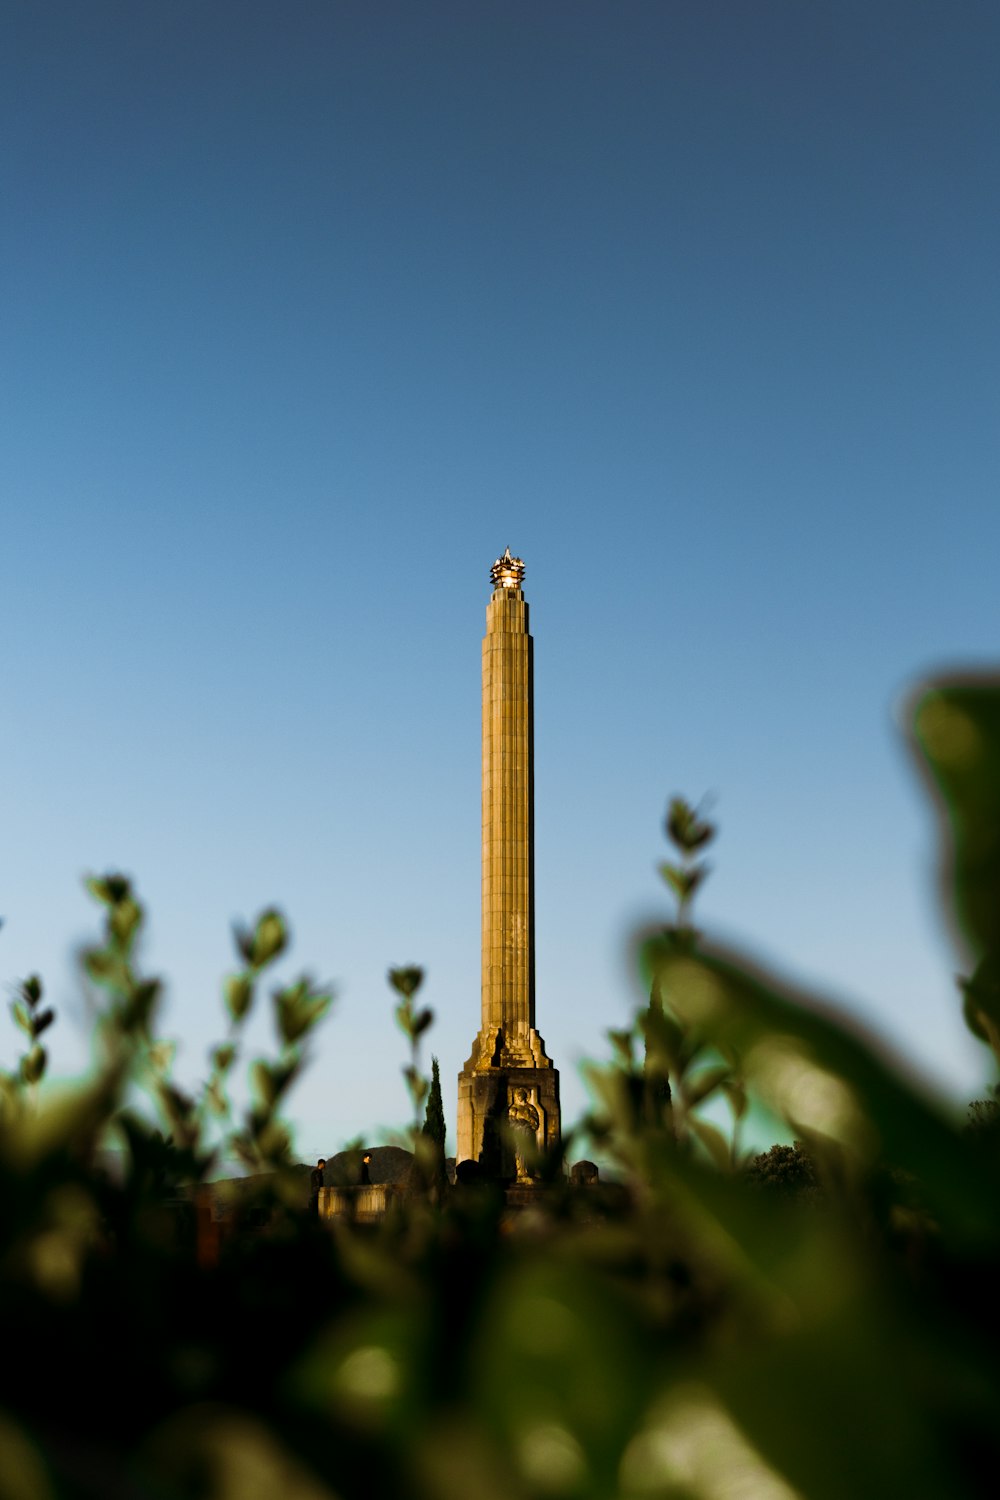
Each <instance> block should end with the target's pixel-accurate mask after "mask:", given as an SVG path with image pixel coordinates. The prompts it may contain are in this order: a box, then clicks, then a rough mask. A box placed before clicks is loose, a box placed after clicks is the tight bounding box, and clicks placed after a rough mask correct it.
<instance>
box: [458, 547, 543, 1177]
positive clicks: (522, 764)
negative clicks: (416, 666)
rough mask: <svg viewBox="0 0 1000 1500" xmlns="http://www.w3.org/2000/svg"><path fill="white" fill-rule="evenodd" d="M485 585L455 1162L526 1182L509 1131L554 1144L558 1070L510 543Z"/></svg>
mask: <svg viewBox="0 0 1000 1500" xmlns="http://www.w3.org/2000/svg"><path fill="white" fill-rule="evenodd" d="M490 579H491V582H492V584H493V594H492V596H491V598H490V601H489V604H488V605H487V606H486V635H485V637H484V639H483V877H482V878H483V927H482V965H483V979H482V1020H481V1025H480V1029H479V1033H478V1035H477V1036H476V1038H475V1040H474V1041H473V1043H472V1054H471V1056H470V1057H469V1060H468V1062H467V1063H466V1064H465V1067H464V1068H463V1069H462V1071H461V1073H460V1074H459V1075H458V1160H459V1161H465V1160H468V1159H470V1158H471V1159H473V1160H478V1161H479V1162H480V1163H481V1164H482V1165H483V1166H484V1167H485V1168H487V1169H488V1170H490V1171H493V1172H497V1173H499V1174H500V1175H502V1176H512V1175H515V1172H516V1175H518V1176H522V1175H524V1170H525V1169H524V1160H523V1154H522V1153H521V1152H520V1151H515V1149H514V1147H513V1146H512V1145H511V1143H510V1142H511V1139H512V1137H511V1131H510V1130H509V1129H508V1128H505V1127H509V1126H514V1127H516V1129H518V1130H520V1131H522V1132H523V1131H524V1129H525V1128H526V1122H527V1126H528V1128H529V1129H530V1132H531V1133H532V1134H534V1136H535V1140H536V1143H537V1146H538V1148H539V1150H548V1149H551V1148H553V1147H555V1146H557V1145H558V1144H559V1136H560V1119H559V1074H558V1073H557V1071H556V1069H555V1068H554V1067H553V1066H552V1061H551V1059H550V1058H549V1057H548V1056H547V1055H546V1052H545V1043H544V1042H543V1041H542V1038H541V1037H540V1036H539V1034H538V1032H537V1031H536V1029H535V904H534V877H535V822H534V742H533V727H534V726H533V713H534V707H533V682H532V677H533V672H532V640H531V636H530V635H529V634H528V606H527V603H526V602H525V598H524V592H523V590H522V587H521V585H522V583H523V582H524V563H523V562H522V561H521V559H520V558H519V557H511V555H510V548H509V547H508V548H507V550H506V551H505V552H504V555H503V557H501V558H498V559H497V561H496V562H495V563H494V564H493V567H492V568H491V570H490ZM522 1091H523V1092H522ZM512 1111H513V1112H514V1113H512ZM536 1120H537V1125H536V1124H535V1121H536Z"/></svg>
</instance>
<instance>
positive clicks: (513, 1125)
mask: <svg viewBox="0 0 1000 1500" xmlns="http://www.w3.org/2000/svg"><path fill="white" fill-rule="evenodd" d="M507 1123H508V1125H509V1126H510V1135H511V1143H512V1144H513V1147H514V1170H515V1172H516V1175H517V1180H518V1182H530V1181H531V1177H532V1173H531V1171H530V1170H529V1168H528V1157H529V1156H533V1155H534V1148H535V1146H536V1145H537V1142H538V1127H539V1125H540V1124H541V1121H540V1119H539V1116H538V1110H537V1109H536V1108H535V1106H534V1105H533V1104H530V1103H529V1102H528V1090H527V1089H515V1090H514V1102H513V1103H512V1104H511V1106H510V1108H509V1109H508V1110H507Z"/></svg>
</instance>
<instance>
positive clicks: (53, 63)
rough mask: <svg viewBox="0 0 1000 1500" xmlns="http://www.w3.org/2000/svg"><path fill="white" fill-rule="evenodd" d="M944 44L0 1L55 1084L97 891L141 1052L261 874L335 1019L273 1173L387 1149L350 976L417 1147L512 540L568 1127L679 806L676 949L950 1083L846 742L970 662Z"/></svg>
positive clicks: (989, 140)
mask: <svg viewBox="0 0 1000 1500" xmlns="http://www.w3.org/2000/svg"><path fill="white" fill-rule="evenodd" d="M998 61H1000V19H998V16H997V12H996V9H995V7H994V6H993V5H992V4H988V3H985V0H983V3H975V0H968V3H961V4H955V3H953V0H951V3H947V4H946V3H922V4H919V5H917V4H913V3H912V0H906V3H902V0H900V3H893V0H887V3H880V4H879V5H876V6H873V5H871V4H870V3H858V4H855V3H850V0H841V3H838V4H837V5H835V6H834V5H827V6H819V5H814V6H806V5H802V4H800V3H792V0H788V3H781V0H757V3H754V4H749V3H746V0H739V3H732V4H727V3H714V4H712V5H706V4H704V3H703V0H690V3H672V0H658V3H625V4H612V3H610V0H606V3H600V4H596V3H590V0H574V3H561V0H547V3H544V4H527V3H514V0H504V3H491V0H477V3H475V4H470V3H462V4H458V3H455V4H442V3H436V0H430V3H428V4H426V5H423V4H422V5H415V4H412V3H405V4H404V3H396V4H393V3H378V4H371V3H361V0H356V3H344V4H337V3H330V0H323V3H321V4H320V3H300V4H297V5H295V6H293V7H289V6H282V5H278V4H276V3H271V4H267V5H263V4H257V3H248V0H239V3H228V0H213V3H212V4H211V5H205V4H201V3H197V4H196V3H177V0H171V3H170V4H163V3H160V0H158V3H144V0H129V3H128V4H125V3H122V4H115V5H112V4H102V3H99V0H90V3H88V4H86V5H81V4H78V3H58V0H52V3H48V4H45V5H39V4H37V3H35V0H31V3H19V0H11V3H9V4H8V5H7V6H6V7H5V10H4V16H3V18H2V20H0V139H2V140H3V142H4V146H3V150H2V154H0V202H2V205H3V207H2V210H0V229H2V236H0V284H2V286H3V288H4V298H3V301H4V317H3V333H2V340H0V399H2V412H3V434H4V436H3V441H2V443H0V515H2V521H3V528H2V547H0V567H2V580H0V582H2V587H0V640H2V641H3V684H4V691H3V702H4V708H5V715H4V720H5V729H6V732H5V735H4V743H3V750H2V766H3V775H2V780H0V819H2V835H3V837H2V841H0V844H2V863H0V897H2V899H0V909H2V910H3V912H4V914H5V918H6V921H5V926H4V929H3V931H2V933H0V954H2V960H0V974H2V975H3V976H4V977H5V978H7V979H9V980H14V979H16V978H17V977H19V976H21V975H23V974H24V973H26V972H28V971H30V970H34V969H38V970H40V971H41V972H42V974H43V977H44V978H45V979H46V981H47V984H48V988H49V992H50V994H51V996H52V998H53V999H54V1000H55V1002H56V1004H57V1005H58V1007H59V1009H60V1011H61V1012H62V1018H61V1019H62V1024H61V1026H60V1027H59V1028H58V1029H57V1030H56V1031H55V1032H53V1034H52V1038H53V1052H54V1063H55V1067H56V1070H57V1071H62V1072H63V1073H69V1072H72V1071H73V1070H74V1068H76V1067H78V1066H79V1065H80V1062H81V1060H82V1059H83V1058H84V1057H85V1056H86V1042H85V1039H84V1038H85V1029H86V1004H85V1002H84V1000H83V999H82V997H81V993H80V988H79V984H78V982H77V980H76V978H75V975H74V968H73V953H74V949H75V946H76V945H77V944H78V942H79V941H80V940H81V939H82V938H84V937H85V936H86V935H87V934H88V932H90V931H91V929H92V927H93V916H92V913H91V912H90V910H89V907H88V902H87V899H86V898H85V896H84V895H83V894H82V890H81V877H82V875H83V874H84V873H85V872H86V871H92V870H100V869H104V868H108V867H117V868H123V869H125V870H127V871H128V872H130V873H131V874H132V875H133V876H134V877H135V878H136V880H137V882H138V885H139V889H140V892H141V893H142V895H143V896H144V897H145V898H146V900H147V901H148V903H149V906H150V909H151V921H150V937H149V943H148V946H147V955H146V956H147V961H148V964H149V965H150V966H151V967H153V968H155V969H158V970H162V971H163V972H164V973H165V974H166V976H167V978H168V982H169V1003H168V1008H167V1011H166V1014H165V1017H164V1029H165V1030H166V1031H167V1032H168V1033H169V1034H170V1035H172V1036H175V1037H177V1038H178V1039H179V1041H180V1043H181V1050H180V1054H179V1064H178V1066H179V1072H180V1074H181V1076H182V1077H183V1078H186V1079H190V1080H193V1079H195V1078H196V1077H197V1076H199V1074H200V1072H202V1071H203V1068H204V1057H205V1049H206V1047H207V1046H208V1044H209V1042H210V1041H211V1040H212V1039H214V1038H215V1037H216V1036H218V1035H219V1034H220V1033H221V1030H222V1027H223V1020H222V1013H221V1007H220V1001H219V979H220V976H221V975H222V974H223V973H224V972H225V970H226V969H227V967H229V966H230V965H231V963H232V947H231V941H230V937H229V928H230V924H231V922H232V921H233V919H235V918H240V917H249V916H250V915H251V914H253V913H254V912H255V911H257V910H259V909H260V908H261V907H262V906H264V905H265V904H267V903H269V902H272V901H276V902H278V903H279V904H280V905H281V906H282V907H283V908H284V909H285V910H286V911H287V912H288V914H289V916H290V919H291V922H292V926H293V930H294V934H295V945H294V949H293V953H292V955H291V958H290V961H289V963H288V964H287V965H286V966H285V970H284V972H288V973H291V972H293V971H295V970H296V969H298V968H301V967H307V968H309V969H310V970H311V971H312V972H313V973H314V974H315V975H317V976H318V977H321V978H329V979H332V980H334V981H336V983H337V987H338V993H339V1000H338V1003H337V1008H336V1012H335V1015H334V1018H333V1019H332V1020H331V1021H330V1022H329V1023H328V1025H327V1026H326V1027H325V1029H324V1030H323V1032H322V1033H321V1035H320V1037H319V1038H318V1041H317V1046H316V1055H315V1060H314V1064H313V1067H312V1069H311V1072H310V1074H309V1075H308V1076H307V1078H306V1079H305V1081H304V1082H303V1083H302V1084H301V1085H300V1087H299V1090H298V1092H297V1094H296V1095H295V1098H294V1106H293V1109H292V1111H291V1113H292V1116H293V1119H294V1120H295V1123H296V1125H297V1128H298V1139H299V1142H300V1145H301V1150H302V1154H303V1156H304V1157H308V1156H310V1155H312V1154H314V1153H316V1152H318V1151H321V1150H322V1151H324V1152H329V1151H332V1150H334V1149H336V1148H337V1146H338V1145H339V1144H340V1143H342V1142H343V1141H344V1140H345V1139H347V1138H349V1137H350V1136H353V1135H355V1134H366V1135H368V1136H369V1138H373V1137H374V1136H375V1135H376V1134H377V1133H378V1129H379V1127H382V1126H391V1125H396V1124H400V1123H402V1121H403V1120H404V1117H405V1113H406V1104H405V1096H404V1092H403V1088H402V1084H401V1081H400V1078H399V1067H400V1066H401V1065H402V1063H403V1061H404V1058H403V1039H402V1038H401V1037H400V1036H398V1035H397V1034H396V1033H395V1032H394V1029H393V1025H392V1020H391V1000H390V996H389V993H388V990H387V988H386V984H385V977H384V975H385V970H386V968H387V966H388V965H390V964H395V963H402V962H409V961H416V962H420V963H423V964H425V965H426V967H427V970H428V982H427V991H426V994H427V999H428V1001H429V1003H430V1004H431V1005H432V1006H433V1007H434V1009H435V1011H436V1013H437V1017H438V1020H437V1023H436V1026H435V1028H434V1031H433V1032H432V1034H431V1048H432V1049H433V1050H434V1051H435V1052H437V1054H438V1055H439V1056H440V1059H441V1066H442V1073H443V1076H444V1080H445V1108H446V1115H447V1118H448V1122H449V1125H450V1126H451V1127H453V1126H454V1112H455V1089H454V1082H453V1080H454V1075H455V1074H456V1072H457V1070H458V1068H459V1066H460V1065H461V1063H462V1061H463V1060H464V1058H465V1057H466V1056H467V1054H468V1050H469V1045H470V1043H471V1039H472V1036H473V1033H474V1032H475V1030H476V1028H477V1025H478V1009H479V649H480V648H479V642H480V638H481V635H482V631H483V624H484V610H485V605H486V601H487V598H488V593H489V585H488V568H489V564H490V563H491V562H492V560H493V558H494V557H495V556H496V555H497V554H498V553H499V552H500V551H501V550H502V549H503V547H504V546H505V545H507V544H508V543H509V545H510V546H511V548H512V550H513V551H515V552H516V553H519V554H520V555H521V556H522V557H524V558H525V560H526V563H527V580H526V592H527V597H528V598H529V600H530V602H531V607H532V626H533V632H534V635H535V641H536V646H535V654H536V796H537V809H536V838H537V851H536V875H537V891H536V907H537V931H538V950H537V959H538V975H537V992H538V1022H539V1028H540V1030H541V1031H542V1034H543V1035H544V1036H545V1038H546V1042H547V1044H548V1047H549V1051H550V1053H551V1054H552V1055H553V1057H554V1058H555V1059H556V1061H557V1063H558V1064H559V1065H560V1067H561V1069H562V1074H563V1095H564V1112H565V1115H566V1118H567V1119H572V1118H573V1117H575V1116H576V1115H577V1114H578V1113H579V1112H580V1111H581V1109H582V1108H583V1105H584V1101H585V1097H586V1096H585V1091H584V1089H583V1086H582V1084H581V1083H580V1082H579V1080H578V1077H577V1065H578V1063H579V1060H580V1059H581V1058H583V1057H585V1056H600V1055H603V1054H604V1053H605V1051H606V1048H605V1046H604V1043H603V1041H602V1037H603V1032H604V1030H605V1029H606V1028H607V1027H609V1026H617V1025H620V1024H621V1022H622V1021H623V1019H624V1018H625V1016H626V1015H627V1014H628V1013H629V1010H630V1008H631V1007H632V1006H633V1005H634V1004H635V1003H636V1001H637V998H638V997H637V994H636V991H635V989H634V987H633V986H632V985H631V983H630V979H629V976H628V972H627V963H626V957H625V955H626V951H627V939H628V933H629V931H630V930H631V929H632V928H633V927H634V926H635V925H636V923H638V922H640V921H641V920H643V919H645V918H646V917H648V916H649V915H650V914H653V913H656V912H658V911H659V912H663V913H664V914H665V913H666V912H667V910H668V903H667V901H666V898H665V893H664V892H662V891H661V890H660V888H659V884H658V879H657V876H656V874H655V864H656V862H657V861H658V860H659V859H661V858H662V857H663V854H664V843H663V837H662V831H661V820H662V815H663V811H664V808H665V805H666V800H667V797H668V795H669V794H670V793H672V792H675V791H683V792H685V793H687V794H688V795H689V796H691V797H693V798H697V797H699V796H701V795H702V794H703V793H705V792H710V793H712V794H714V796H715V798H716V801H715V814H716V816H717V818H718V820H719V822H720V824H721V828H722V832H721V835H720V838H719V841H718V845H717V850H716V854H715V865H716V869H715V872H714V874H713V876H712V878H711V880H710V881H709V883H708V885H707V887H706V888H705V891H704V895H703V899H702V902H701V920H702V923H703V925H704V926H706V927H707V928H708V929H709V930H710V931H712V932H713V933H715V934H717V935H719V936H721V937H723V938H724V939H725V940H727V941H729V942H732V943H736V944H737V945H740V946H744V947H746V948H748V949H749V951H750V952H752V953H753V955H754V956H755V957H757V958H763V959H764V960H765V961H768V962H774V963H775V964H777V965H778V966H780V967H781V968H782V969H783V971H784V972H785V973H787V974H788V975H790V976H792V977H793V978H796V979H800V980H802V981H804V982H808V983H814V984H816V985H818V986H819V987H820V988H821V989H822V991H823V993H824V994H825V995H827V996H830V995H833V996H837V997H840V998H841V999H842V1000H843V1002H844V1003H845V1005H847V1006H849V1007H850V1008H851V1009H852V1010H853V1011H854V1012H855V1013H856V1014H858V1015H860V1016H862V1017H864V1018H865V1020H866V1022H867V1023H868V1024H870V1025H872V1026H873V1027H875V1028H876V1029H877V1030H878V1031H879V1032H881V1033H882V1034H883V1035H884V1036H886V1037H887V1038H889V1039H890V1041H891V1042H892V1043H893V1044H894V1045H895V1046H896V1047H898V1048H899V1049H901V1050H902V1051H904V1052H905V1053H906V1054H907V1055H908V1056H909V1057H911V1058H912V1059H913V1062H914V1064H915V1065H916V1066H917V1067H918V1068H919V1069H920V1070H921V1071H922V1072H924V1073H925V1074H927V1075H928V1076H929V1077H931V1078H933V1079H934V1080H936V1082H937V1083H938V1085H939V1086H940V1087H942V1088H943V1089H944V1090H945V1091H946V1092H947V1093H948V1095H949V1096H950V1097H951V1098H953V1099H954V1100H956V1101H960V1100H962V1099H964V1098H968V1097H972V1096H973V1095H974V1094H975V1093H976V1092H979V1091H981V1088H982V1084H983V1079H984V1077H985V1074H986V1063H985V1060H984V1058H983V1057H982V1056H980V1053H979V1051H978V1050H977V1048H976V1045H975V1044H974V1043H973V1042H971V1040H969V1039H967V1038H966V1037H965V1036H964V1034H963V1031H962V1026H961V1021H960V1018H959V1007H958V1004H957V1000H956V995H955V990H954V978H953V975H954V971H955V968H956V965H957V962H958V960H957V958H956V956H955V954H954V952H953V950H952V948H951V946H950V944H949V941H948V937H947V933H946V930H945V927H944V924H943V922H942V920H941V918H940V916H939V915H938V912H937V908H936V902H935V894H934V885H933V861H934V839H933V828H932V822H931V817H930V813H929V810H928V808H927V807H926V804H925V802H924V798H923V795H922V792H921V791H920V788H919V787H918V785H917V782H916V779H915V777H914V775H913V773H912V770H911V768H910V766H909V765H908V763H907V760H906V756H905V754H904V752H903V749H902V746H901V740H900V735H899V731H898V727H897V724H896V719H895V715H896V714H897V709H898V704H899V701H900V696H901V694H902V693H903V692H904V691H905V690H906V689H907V688H908V687H909V686H910V685H911V684H912V683H913V682H914V681H916V680H917V679H919V678H920V676H921V675H922V674H924V673H926V672H927V671H929V670H933V669H936V668H938V667H940V666H941V665H952V664H961V665H968V664H977V665H982V664H985V663H989V662H991V661H993V660H995V658H996V656H997V650H998V645H1000V624H998V616H997V609H996V575H997V563H996V559H997V557H998V555H1000V505H998V501H997V479H998V470H1000V453H998V442H997V430H998V425H997V417H998V412H997V405H998V401H997V390H998V379H997V377H998V355H997V350H998V348H1000V339H998V334H1000V327H998V324H1000V290H998V278H997V272H996V267H997V265H998V264H1000V209H998V193H997V184H998V166H1000V149H998V141H1000V128H998V127H1000V120H998V106H997V98H998V91H997V73H998ZM267 1035H268V1033H267V1027H266V1026H265V1025H264V1021H263V1018H261V1021H260V1024H259V1027H258V1031H257V1032H256V1033H255V1040H256V1041H259V1042H260V1044H261V1045H263V1044H264V1043H265V1042H266V1041H267ZM13 1046H14V1039H13V1036H11V1037H10V1039H9V1044H8V1055H9V1053H10V1052H11V1051H12V1049H13Z"/></svg>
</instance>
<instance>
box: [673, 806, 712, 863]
mask: <svg viewBox="0 0 1000 1500" xmlns="http://www.w3.org/2000/svg"><path fill="white" fill-rule="evenodd" d="M666 827H667V837H668V838H669V839H670V842H671V843H672V844H675V845H676V846H677V848H678V849H680V850H681V852H682V853H683V854H696V853H697V851H698V850H699V849H703V848H704V847H705V845H706V844H708V843H710V842H711V840H712V839H713V838H714V837H715V827H714V825H713V824H712V823H709V822H708V820H707V819H706V818H703V817H701V815H700V814H699V812H698V811H697V809H696V808H693V807H692V806H691V804H690V803H689V802H687V801H686V800H685V799H684V798H683V797H672V798H671V800H670V806H669V808H668V810H667V824H666Z"/></svg>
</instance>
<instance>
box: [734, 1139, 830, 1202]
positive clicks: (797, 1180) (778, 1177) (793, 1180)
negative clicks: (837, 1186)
mask: <svg viewBox="0 0 1000 1500" xmlns="http://www.w3.org/2000/svg"><path fill="white" fill-rule="evenodd" d="M744 1172H745V1175H746V1179H747V1181H748V1182H749V1183H751V1184H752V1185H753V1186H754V1187H757V1188H760V1189H761V1190H762V1191H764V1192H767V1193H780V1194H781V1195H782V1197H785V1198H793V1199H796V1200H798V1201H799V1202H807V1203H815V1202H817V1201H818V1199H819V1196H820V1183H819V1178H818V1177H817V1176H816V1168H815V1166H814V1165H813V1161H812V1158H811V1156H810V1155H809V1153H808V1151H805V1150H804V1149H803V1146H802V1142H801V1141H796V1142H795V1144H794V1145H792V1146H783V1145H778V1146H772V1147H771V1149H770V1151H761V1152H758V1153H757V1155H756V1156H751V1157H750V1160H749V1161H748V1162H747V1164H746V1166H745V1168H744Z"/></svg>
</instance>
